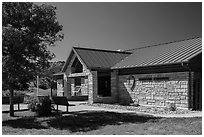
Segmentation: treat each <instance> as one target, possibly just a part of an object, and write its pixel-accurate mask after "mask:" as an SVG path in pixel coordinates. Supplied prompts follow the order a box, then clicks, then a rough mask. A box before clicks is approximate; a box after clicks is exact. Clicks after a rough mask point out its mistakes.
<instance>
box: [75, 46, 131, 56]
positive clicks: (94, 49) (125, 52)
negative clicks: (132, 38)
mask: <svg viewBox="0 0 204 137" xmlns="http://www.w3.org/2000/svg"><path fill="white" fill-rule="evenodd" d="M73 48H74V49H84V50H93V51H104V52H116V53H123V54H131V53H132V52H130V51H117V50H108V49H96V48H85V47H73Z"/></svg>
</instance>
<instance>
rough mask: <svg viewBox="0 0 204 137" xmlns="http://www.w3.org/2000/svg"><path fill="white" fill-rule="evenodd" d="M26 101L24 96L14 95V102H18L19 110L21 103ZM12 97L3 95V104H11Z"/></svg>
mask: <svg viewBox="0 0 204 137" xmlns="http://www.w3.org/2000/svg"><path fill="white" fill-rule="evenodd" d="M23 102H24V96H13V104H18V110H20V103H23ZM9 103H10V97H8V96H6V97H2V104H9Z"/></svg>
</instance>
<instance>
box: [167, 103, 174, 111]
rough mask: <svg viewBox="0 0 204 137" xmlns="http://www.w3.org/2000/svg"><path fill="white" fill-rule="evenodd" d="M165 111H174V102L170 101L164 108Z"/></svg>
mask: <svg viewBox="0 0 204 137" xmlns="http://www.w3.org/2000/svg"><path fill="white" fill-rule="evenodd" d="M165 111H176V104H175V103H170V104H169V105H168V106H167V107H166V108H165Z"/></svg>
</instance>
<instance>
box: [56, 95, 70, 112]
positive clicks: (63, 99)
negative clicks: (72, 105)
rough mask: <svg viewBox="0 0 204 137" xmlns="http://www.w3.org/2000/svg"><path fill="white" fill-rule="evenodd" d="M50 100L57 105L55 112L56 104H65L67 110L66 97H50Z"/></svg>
mask: <svg viewBox="0 0 204 137" xmlns="http://www.w3.org/2000/svg"><path fill="white" fill-rule="evenodd" d="M52 102H53V104H56V105H57V112H58V105H62V106H67V112H68V106H69V103H68V100H67V98H66V97H52Z"/></svg>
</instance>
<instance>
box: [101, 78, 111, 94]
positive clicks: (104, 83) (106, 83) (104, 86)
mask: <svg viewBox="0 0 204 137" xmlns="http://www.w3.org/2000/svg"><path fill="white" fill-rule="evenodd" d="M110 79H111V78H110V76H99V77H98V95H99V96H101V97H107V96H111V86H110V84H111V82H110V81H111V80H110Z"/></svg>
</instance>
